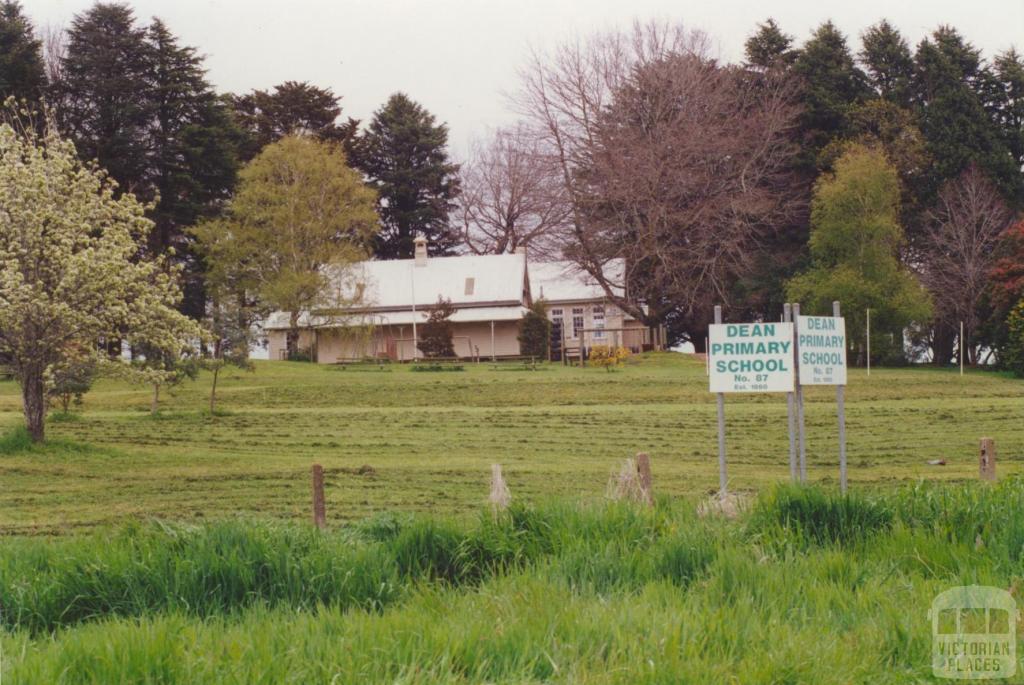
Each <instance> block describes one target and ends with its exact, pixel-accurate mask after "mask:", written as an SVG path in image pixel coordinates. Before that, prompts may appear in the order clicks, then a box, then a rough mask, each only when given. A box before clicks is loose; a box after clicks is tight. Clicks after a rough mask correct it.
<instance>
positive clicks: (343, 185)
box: [195, 136, 377, 355]
mask: <svg viewBox="0 0 1024 685" xmlns="http://www.w3.org/2000/svg"><path fill="white" fill-rule="evenodd" d="M239 177H240V178H239V186H238V192H237V193H236V194H235V198H234V200H233V201H232V202H231V205H230V207H229V211H228V214H227V216H226V217H225V218H223V219H214V220H211V221H207V222H203V223H202V224H200V225H199V227H198V228H197V229H196V230H195V235H196V236H197V238H198V239H199V241H200V244H201V247H200V250H201V252H202V254H203V255H204V257H205V259H206V261H207V264H208V265H209V267H210V269H211V271H212V272H214V273H215V274H216V278H217V279H218V280H221V281H223V282H228V283H231V284H233V287H234V292H236V293H239V294H240V296H241V297H245V298H251V300H252V301H253V302H255V303H256V306H257V307H259V308H260V309H262V310H263V311H269V310H278V311H282V312H287V313H288V316H289V331H288V334H287V336H288V353H289V355H294V354H296V353H297V352H298V340H299V323H300V320H301V319H302V317H303V316H306V315H311V314H313V313H314V310H317V314H318V315H322V316H331V315H332V314H333V313H335V312H339V311H341V310H343V309H344V308H345V304H346V303H345V302H343V301H341V299H340V298H341V296H340V293H339V290H340V289H339V288H337V287H328V286H329V285H330V284H331V278H332V277H333V276H337V275H338V272H339V271H341V270H344V269H345V267H347V266H348V265H350V264H352V263H353V262H355V261H358V260H360V259H362V258H363V257H364V256H365V255H366V248H367V246H368V245H369V244H370V242H371V241H372V239H373V236H374V232H375V231H376V228H377V215H376V213H375V211H374V200H375V196H374V193H373V191H372V190H370V189H369V188H367V187H366V185H365V184H364V183H363V181H362V178H360V176H359V174H358V173H357V172H356V171H354V170H353V169H352V168H350V167H349V166H348V164H347V163H346V160H345V153H344V152H343V151H342V150H341V148H340V147H339V146H338V145H335V144H332V143H324V142H321V141H318V140H316V139H315V138H312V137H309V136H287V137H285V138H282V139H281V140H279V141H277V142H276V143H272V144H270V145H268V146H267V147H265V148H264V149H263V151H262V152H260V154H259V155H258V156H257V157H256V158H255V159H253V160H252V161H251V162H249V163H248V164H247V165H246V166H245V167H244V168H243V169H242V171H241V172H240V174H239ZM332 270H333V273H332Z"/></svg>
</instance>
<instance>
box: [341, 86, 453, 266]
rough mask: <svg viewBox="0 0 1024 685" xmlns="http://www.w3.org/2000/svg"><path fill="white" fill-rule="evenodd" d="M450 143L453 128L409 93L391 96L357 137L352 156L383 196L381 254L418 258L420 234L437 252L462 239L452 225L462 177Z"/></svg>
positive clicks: (447, 251) (378, 249)
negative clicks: (415, 252) (415, 255)
mask: <svg viewBox="0 0 1024 685" xmlns="http://www.w3.org/2000/svg"><path fill="white" fill-rule="evenodd" d="M447 144H448V127H447V126H446V125H445V124H436V123H435V119H434V115H433V114H431V113H430V112H428V111H427V110H426V109H424V108H423V107H422V106H421V105H419V104H417V103H416V102H413V101H412V100H411V99H409V97H408V96H406V95H405V94H403V93H395V94H394V95H392V96H391V97H390V98H389V99H388V101H387V103H386V104H385V105H384V106H383V107H382V108H381V109H379V110H378V111H377V112H376V113H375V114H374V116H373V121H372V122H371V123H370V126H369V129H368V130H367V131H366V132H365V133H364V134H363V135H362V136H360V137H359V139H358V140H357V141H356V143H355V145H354V147H353V151H352V161H353V163H354V164H355V166H356V167H357V168H359V169H360V170H361V171H362V172H363V173H364V174H366V176H367V177H368V179H369V182H370V184H371V185H372V186H373V187H374V188H375V189H376V190H377V193H378V197H379V200H378V203H379V204H378V206H379V210H378V211H379V214H380V218H381V232H380V234H379V235H378V237H377V243H376V249H375V252H376V254H377V256H378V257H381V258H384V259H395V258H402V257H412V256H413V239H414V238H415V236H416V234H418V233H422V234H423V235H424V236H426V238H427V240H428V244H429V249H430V252H431V254H434V255H445V254H450V253H451V251H452V249H453V248H454V247H455V246H456V245H458V243H459V242H460V237H459V235H458V232H457V231H454V230H452V229H451V227H450V226H449V224H448V215H449V213H450V212H451V210H452V209H453V207H454V204H453V202H452V200H454V198H455V197H456V196H457V195H458V193H459V181H458V177H457V176H456V174H457V173H458V165H456V164H452V163H451V162H450V161H449V159H448V151H447Z"/></svg>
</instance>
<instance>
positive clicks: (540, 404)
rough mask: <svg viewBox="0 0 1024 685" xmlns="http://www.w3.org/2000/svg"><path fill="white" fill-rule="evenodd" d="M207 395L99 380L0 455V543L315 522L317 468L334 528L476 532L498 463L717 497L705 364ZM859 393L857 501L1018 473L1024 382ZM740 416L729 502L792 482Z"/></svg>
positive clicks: (397, 373)
mask: <svg viewBox="0 0 1024 685" xmlns="http://www.w3.org/2000/svg"><path fill="white" fill-rule="evenodd" d="M209 381H210V379H209V377H208V376H203V377H200V379H199V380H198V381H195V382H189V381H187V382H186V383H185V384H183V385H181V386H179V387H177V388H174V389H172V390H171V391H170V392H169V393H168V392H166V391H165V392H164V398H163V401H162V409H161V412H160V414H159V415H158V416H155V417H154V416H151V415H150V414H149V412H148V410H149V400H150V396H149V391H148V389H146V388H140V387H132V386H128V385H124V384H122V383H116V382H113V381H103V382H101V383H99V384H98V385H97V387H96V388H95V389H94V390H93V391H92V392H90V393H89V394H88V395H87V396H86V398H85V404H84V407H83V408H82V410H81V411H80V412H79V413H78V414H77V416H74V417H73V420H64V421H51V422H49V424H48V431H49V433H48V435H49V436H50V438H51V444H50V445H48V446H47V447H45V448H42V449H41V450H38V451H23V450H21V451H19V450H13V451H12V450H11V449H9V448H8V449H6V450H5V448H4V447H3V445H0V482H2V483H3V488H2V489H0V532H2V533H6V534H35V533H48V534H49V533H68V532H74V531H76V530H81V529H89V528H92V527H95V526H97V525H99V524H107V523H114V522H119V521H122V520H124V519H125V518H126V517H137V518H149V517H156V518H160V519H171V520H179V521H203V520H211V519H222V518H230V517H271V518H275V519H281V518H284V519H302V518H305V517H307V514H308V510H309V467H310V464H312V463H313V462H319V463H321V464H323V466H324V468H325V473H326V489H327V506H328V519H329V521H330V522H331V523H332V524H338V523H341V522H343V521H351V520H355V519H360V518H363V517H365V516H367V515H368V514H371V513H373V512H379V511H416V512H428V511H429V512H438V513H444V514H461V515H471V514H472V513H474V512H476V511H478V510H479V507H480V505H481V503H482V502H483V501H484V499H485V497H486V494H487V484H488V478H489V467H490V464H491V463H494V462H498V463H501V464H502V465H503V467H504V471H505V475H506V478H507V480H508V482H509V485H510V487H511V489H512V493H513V496H514V497H516V498H519V499H523V500H527V501H536V500H539V499H544V498H547V497H550V496H563V497H564V496H568V497H574V498H575V497H580V498H583V499H593V498H600V497H601V496H602V495H603V494H604V492H605V489H606V485H607V482H608V479H609V475H610V474H611V473H612V472H613V471H615V470H617V468H618V466H619V464H620V463H621V460H622V459H623V458H625V457H627V456H631V455H633V454H634V453H636V452H638V451H646V452H649V453H650V454H651V458H652V468H653V471H654V475H655V483H656V488H657V491H658V493H660V494H667V495H672V496H691V497H692V496H699V495H701V494H703V493H705V492H708V491H710V490H712V489H714V488H716V487H717V482H718V480H717V478H718V475H717V461H716V459H717V443H716V429H715V426H716V418H715V402H714V396H713V395H711V394H710V393H708V392H707V380H706V377H705V375H704V366H703V364H702V363H701V362H699V361H697V360H695V359H692V358H689V357H686V356H684V355H678V354H652V355H645V356H637V357H634V358H632V359H631V360H630V362H629V363H628V364H627V365H626V366H625V367H623V368H621V369H619V370H617V371H614V372H611V373H609V372H606V371H604V370H601V369H583V370H581V369H578V368H566V367H562V366H557V365H552V366H545V367H542V368H541V370H538V371H525V370H517V369H515V368H514V367H508V368H499V369H498V370H495V369H494V368H492V366H491V365H489V364H480V365H472V364H469V365H466V368H465V371H462V372H438V373H416V372H412V371H411V370H410V368H409V367H406V366H397V365H396V366H392V367H390V368H389V367H385V370H384V371H379V370H377V367H369V368H365V369H364V368H348V369H342V368H341V367H334V366H317V365H312V364H303V363H287V362H262V363H257V366H256V371H255V372H254V373H244V372H239V371H234V372H231V373H229V374H228V376H227V378H226V379H223V380H222V383H221V388H222V389H221V390H220V392H219V402H220V404H219V406H220V408H221V409H222V410H223V412H220V411H218V415H215V416H211V415H209V413H208V412H206V411H205V408H206V402H207V393H208V391H209ZM849 383H850V384H849V387H848V389H847V436H848V443H849V445H848V455H849V463H850V480H851V483H852V484H853V485H854V486H855V487H859V488H863V487H883V486H888V485H891V484H893V483H899V482H906V481H911V480H915V479H921V478H926V479H934V480H973V479H976V477H977V449H978V439H979V438H980V437H982V436H989V437H993V438H995V440H996V445H997V448H998V452H999V459H1000V461H999V472H1000V474H1001V475H1002V476H1006V475H1009V474H1012V473H1018V472H1019V471H1020V470H1021V457H1024V382H1021V381H1018V380H1013V379H1010V378H1007V377H1004V376H1000V375H997V374H993V373H982V372H968V373H967V375H965V376H963V377H961V376H959V375H958V374H957V373H956V372H955V371H950V370H938V369H923V368H915V369H876V370H874V371H873V372H872V374H871V377H870V378H868V377H867V376H865V374H864V372H863V371H860V370H852V371H851V373H850V380H849ZM19 401H20V400H19V395H18V388H17V387H16V385H15V384H14V383H12V382H4V383H0V429H8V428H13V427H14V426H17V425H18V424H19V423H20V422H21V420H22V417H21V414H20V404H19ZM726 419H727V422H728V451H729V452H728V453H729V477H730V481H731V486H732V487H733V488H734V489H739V490H761V489H763V488H764V487H765V486H767V485H769V484H771V483H774V482H777V481H781V480H785V479H786V478H787V477H788V461H787V460H788V456H787V455H788V437H787V432H786V401H785V397H784V396H782V395H757V396H739V395H735V396H729V397H728V398H727V403H726ZM806 421H807V431H808V461H809V464H810V467H809V475H810V478H811V479H812V480H813V481H817V482H823V483H834V482H835V480H836V479H837V477H838V451H837V445H836V438H835V435H836V430H835V402H834V390H833V389H831V388H815V389H811V390H809V391H808V392H807V404H806ZM5 452H6V453H5ZM930 459H945V460H946V465H945V466H929V465H928V464H927V461H928V460H930ZM366 467H369V468H366Z"/></svg>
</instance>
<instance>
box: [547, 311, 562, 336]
mask: <svg viewBox="0 0 1024 685" xmlns="http://www.w3.org/2000/svg"><path fill="white" fill-rule="evenodd" d="M548 317H549V318H550V319H551V324H552V326H551V327H552V328H554V329H558V330H557V331H556V332H558V333H559V335H561V331H562V325H563V323H562V309H561V308H560V307H556V308H554V309H549V310H548Z"/></svg>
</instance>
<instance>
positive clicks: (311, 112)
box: [231, 81, 359, 161]
mask: <svg viewBox="0 0 1024 685" xmlns="http://www.w3.org/2000/svg"><path fill="white" fill-rule="evenodd" d="M339 101H340V98H339V97H338V96H337V95H335V94H334V93H333V92H332V91H331V89H330V88H319V87H317V86H314V85H312V84H310V83H307V82H305V81H301V82H300V81H285V82H284V83H282V84H280V85H277V86H274V89H273V91H265V90H253V91H252V92H250V93H246V94H244V95H236V96H232V97H231V104H232V106H233V108H234V112H235V117H236V119H237V121H238V123H239V125H240V126H241V127H242V129H243V130H244V131H245V132H246V134H247V140H246V143H245V145H244V148H243V150H242V156H243V159H245V160H247V161H248V160H250V159H252V158H253V157H255V156H256V155H257V154H259V151H260V150H262V149H263V148H264V147H266V146H267V145H269V144H271V143H273V142H276V141H278V140H280V139H281V138H283V137H285V136H287V135H292V134H296V133H299V134H301V133H305V134H310V135H313V136H316V137H317V138H319V139H320V140H323V141H333V142H336V143H342V144H343V145H345V146H346V147H348V145H349V144H350V142H351V140H352V138H353V136H355V134H356V129H357V128H358V126H359V122H358V121H357V120H356V119H352V118H351V117H350V118H349V119H348V121H346V122H344V123H340V124H339V123H338V119H339V117H340V116H341V105H340V104H339Z"/></svg>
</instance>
